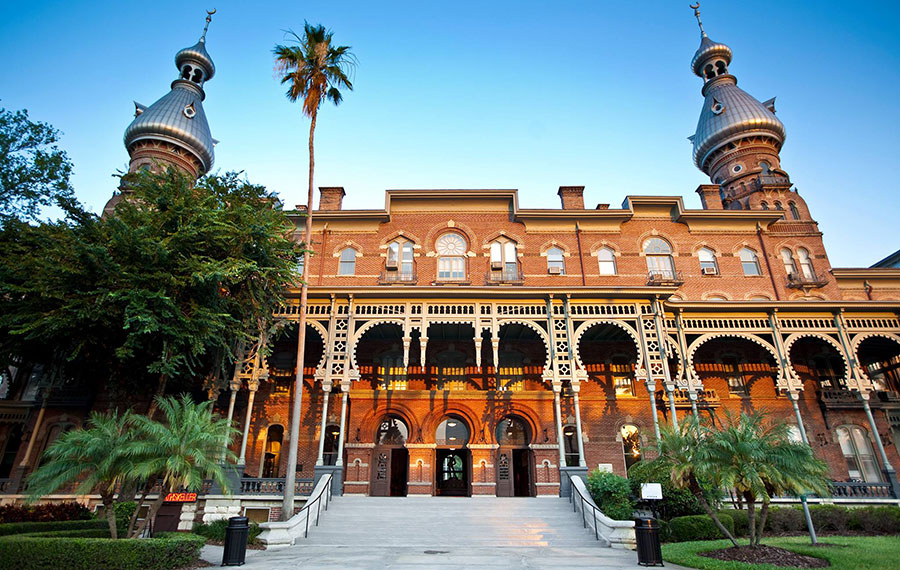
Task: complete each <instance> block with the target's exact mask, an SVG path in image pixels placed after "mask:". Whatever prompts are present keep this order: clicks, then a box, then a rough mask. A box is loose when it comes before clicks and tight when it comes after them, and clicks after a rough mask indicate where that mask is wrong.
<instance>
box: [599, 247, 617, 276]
mask: <svg viewBox="0 0 900 570" xmlns="http://www.w3.org/2000/svg"><path fill="white" fill-rule="evenodd" d="M597 265H598V266H599V269H600V275H615V274H616V253H615V252H614V251H613V250H612V248H611V247H605V246H604V247H601V248H600V249H599V250H597Z"/></svg>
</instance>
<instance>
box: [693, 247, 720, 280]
mask: <svg viewBox="0 0 900 570" xmlns="http://www.w3.org/2000/svg"><path fill="white" fill-rule="evenodd" d="M697 258H698V259H699V260H700V273H702V274H703V275H718V274H719V264H718V263H716V252H715V251H713V250H712V249H710V248H708V247H701V248H700V249H698V250H697Z"/></svg>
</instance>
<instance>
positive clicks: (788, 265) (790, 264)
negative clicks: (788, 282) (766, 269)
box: [781, 247, 797, 276]
mask: <svg viewBox="0 0 900 570" xmlns="http://www.w3.org/2000/svg"><path fill="white" fill-rule="evenodd" d="M781 261H782V262H783V263H784V270H785V272H786V273H787V274H788V276H791V275H797V265H796V264H795V263H794V254H793V253H792V252H791V250H789V249H788V248H786V247H783V248H781Z"/></svg>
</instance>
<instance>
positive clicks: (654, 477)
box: [628, 461, 703, 520]
mask: <svg viewBox="0 0 900 570" xmlns="http://www.w3.org/2000/svg"><path fill="white" fill-rule="evenodd" d="M628 481H629V483H631V494H632V495H634V496H635V497H640V496H641V483H659V484H660V485H662V496H663V498H662V500H660V501H653V507H654V508H655V509H656V511H657V512H658V513H659V516H660V518H662V519H664V520H670V519H672V518H674V517H683V516H687V515H699V514H703V508H702V507H701V506H700V501H698V500H697V497H695V496H694V495H693V493H691V492H690V491H688V490H687V489H679V488H677V487H675V486H674V485H672V478H671V476H670V474H669V472H668V471H666V472H661V470H660V468H659V465H657V464H655V463H654V462H651V461H638V462H637V463H635V464H634V465H632V466H631V469H629V470H628Z"/></svg>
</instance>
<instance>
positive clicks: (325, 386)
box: [316, 380, 331, 465]
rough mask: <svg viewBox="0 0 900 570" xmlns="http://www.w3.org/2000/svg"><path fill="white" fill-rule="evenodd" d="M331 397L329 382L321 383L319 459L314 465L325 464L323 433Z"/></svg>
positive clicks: (326, 425) (326, 423)
mask: <svg viewBox="0 0 900 570" xmlns="http://www.w3.org/2000/svg"><path fill="white" fill-rule="evenodd" d="M330 396H331V380H323V381H322V428H321V430H320V432H319V457H318V459H316V465H324V464H325V431H326V428H327V427H328V400H329V397H330Z"/></svg>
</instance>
